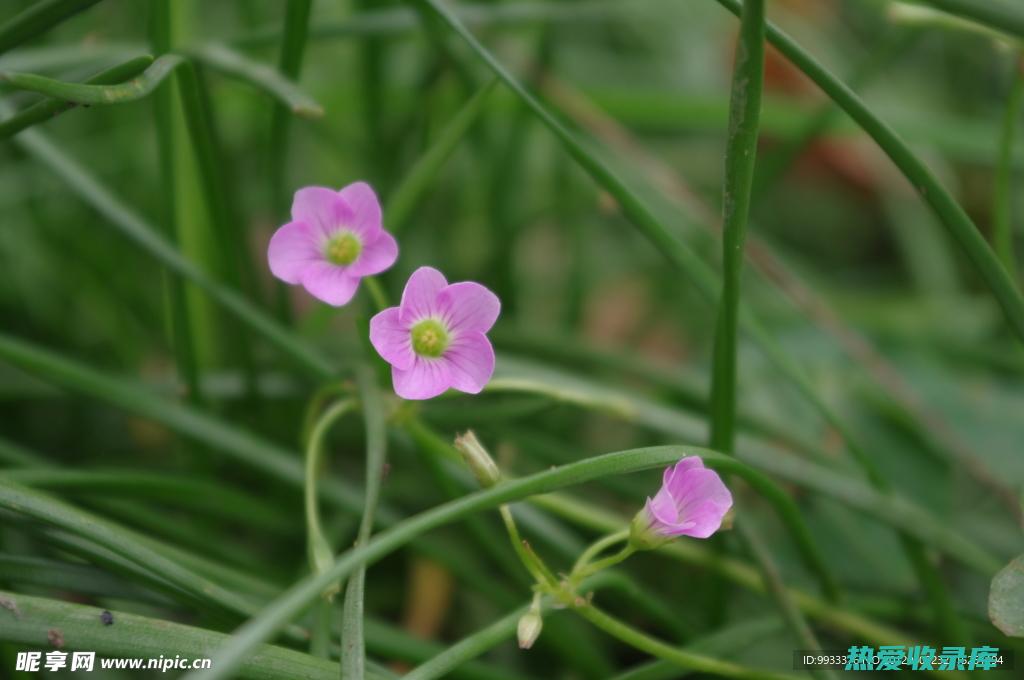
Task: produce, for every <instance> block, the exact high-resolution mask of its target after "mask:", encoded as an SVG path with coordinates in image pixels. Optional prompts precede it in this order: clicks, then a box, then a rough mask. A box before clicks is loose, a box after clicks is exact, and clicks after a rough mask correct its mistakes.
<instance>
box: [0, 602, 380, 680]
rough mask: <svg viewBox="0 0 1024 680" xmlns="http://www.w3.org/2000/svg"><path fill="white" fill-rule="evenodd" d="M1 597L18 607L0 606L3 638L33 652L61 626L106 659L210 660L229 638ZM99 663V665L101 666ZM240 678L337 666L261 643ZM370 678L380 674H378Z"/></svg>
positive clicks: (307, 673)
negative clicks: (110, 621) (109, 620)
mask: <svg viewBox="0 0 1024 680" xmlns="http://www.w3.org/2000/svg"><path fill="white" fill-rule="evenodd" d="M0 598H3V599H4V600H5V601H10V602H12V603H13V604H14V605H15V606H16V607H17V615H15V614H14V613H13V612H11V611H8V610H6V609H3V608H0V640H6V641H9V642H17V643H19V644H23V645H27V646H30V647H33V648H37V649H38V648H45V647H47V646H48V642H47V639H48V632H49V631H50V630H51V629H53V628H54V627H55V622H59V624H58V625H57V627H58V628H59V630H60V631H61V633H63V637H64V642H65V647H64V649H65V650H81V651H89V652H96V653H97V654H98V655H99V656H102V657H108V658H121V657H131V658H147V657H148V658H154V659H156V658H159V657H161V656H163V657H165V658H170V659H173V658H174V657H175V656H181V657H184V658H188V659H196V658H200V657H204V656H207V655H208V654H209V653H210V651H211V650H214V649H217V648H218V647H220V646H221V645H223V644H224V643H225V642H226V641H227V640H228V636H227V635H225V634H223V633H218V632H215V631H212V630H204V629H201V628H194V627H192V626H185V625H181V624H178V623H172V622H170V621H166V620H163V619H152V618H148V617H144V616H137V615H135V614H128V613H125V612H120V611H114V612H113V616H114V625H112V626H104V625H102V624H101V623H100V614H102V613H103V611H104V610H103V609H101V608H97V607H87V606H85V605H80V604H69V603H66V602H59V601H57V600H50V599H45V598H40V597H30V596H27V595H19V594H17V593H7V592H0ZM98 667H99V662H98V661H97V668H98ZM234 677H237V678H246V679H247V680H295V678H302V679H303V680H337V677H338V667H337V666H336V665H335V664H334V663H333V662H330V661H327V660H325V659H317V658H315V657H312V656H309V655H308V654H302V653H300V652H296V651H294V650H290V649H285V648H283V647H271V646H269V645H262V646H260V647H258V648H256V649H254V650H252V653H251V655H250V656H249V657H248V658H247V659H246V660H245V661H244V662H243V663H242V664H241V665H240V666H239V668H238V672H237V675H235V676H234ZM372 677H374V678H379V677H387V676H381V675H379V674H378V673H377V672H376V671H375V672H373V673H372Z"/></svg>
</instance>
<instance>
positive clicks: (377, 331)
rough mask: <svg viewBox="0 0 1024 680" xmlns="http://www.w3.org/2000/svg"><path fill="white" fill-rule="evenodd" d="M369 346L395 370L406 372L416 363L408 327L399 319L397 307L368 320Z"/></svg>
mask: <svg viewBox="0 0 1024 680" xmlns="http://www.w3.org/2000/svg"><path fill="white" fill-rule="evenodd" d="M370 344H372V345H373V348H374V349H376V350H377V353H378V354H380V355H381V356H382V357H383V358H384V361H386V362H388V363H389V364H391V365H392V366H394V367H395V368H398V369H401V370H408V369H410V368H412V365H413V363H415V361H416V355H415V354H414V353H413V351H412V339H411V336H410V335H409V327H408V326H407V325H405V324H403V323H402V322H401V320H400V319H399V313H398V307H389V308H388V309H385V310H384V311H382V312H380V313H378V314H375V315H374V317H373V318H372V319H370Z"/></svg>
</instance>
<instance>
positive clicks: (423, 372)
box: [391, 357, 452, 400]
mask: <svg viewBox="0 0 1024 680" xmlns="http://www.w3.org/2000/svg"><path fill="white" fill-rule="evenodd" d="M451 380H452V377H451V372H450V369H449V366H448V364H447V362H445V361H443V360H441V359H426V358H424V357H416V360H415V361H414V362H413V365H412V367H411V368H409V369H406V370H403V369H401V368H397V367H395V366H392V367H391V382H392V384H393V385H394V387H395V394H397V395H398V396H400V397H401V398H402V399H413V400H419V399H432V398H433V397H436V396H438V395H439V394H443V393H444V392H445V391H446V390H447V389H448V388H449V387H451Z"/></svg>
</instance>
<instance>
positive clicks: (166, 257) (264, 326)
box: [14, 67, 334, 379]
mask: <svg viewBox="0 0 1024 680" xmlns="http://www.w3.org/2000/svg"><path fill="white" fill-rule="evenodd" d="M151 68H152V67H151ZM14 142H15V144H17V145H18V146H20V147H21V148H22V149H24V150H25V151H27V152H28V153H29V154H31V155H32V156H33V157H34V158H36V159H37V160H39V161H41V162H42V163H43V164H44V165H46V166H47V167H48V168H50V170H51V171H53V172H54V173H55V174H57V175H58V176H59V177H60V178H61V179H62V180H64V181H65V182H66V183H67V184H68V186H69V187H70V188H71V189H72V190H73V191H74V192H75V193H77V194H78V195H79V196H80V197H81V198H82V199H83V200H84V201H85V202H86V203H88V204H90V205H91V206H92V207H93V208H94V209H95V210H97V211H98V212H99V213H100V214H102V215H103V216H104V217H106V218H107V220H109V224H110V226H112V227H116V228H117V229H118V230H120V231H121V232H122V233H123V234H124V235H125V236H127V237H129V238H130V239H132V240H133V241H135V242H136V243H137V244H138V245H140V246H141V247H142V248H143V249H144V250H146V251H148V252H149V253H150V254H151V255H153V256H154V257H156V258H157V259H158V260H160V261H161V262H163V263H164V264H165V265H166V266H167V267H168V268H170V269H171V270H173V271H174V272H176V273H178V274H181V275H182V276H183V277H184V278H186V279H188V280H189V281H190V282H192V283H194V284H196V285H197V286H199V287H200V288H201V289H203V290H204V291H206V293H207V294H209V295H210V297H211V298H213V299H214V300H215V301H216V302H217V303H218V304H220V305H221V306H223V307H224V308H225V309H226V310H228V311H229V312H231V313H232V314H234V315H235V316H237V317H238V318H239V319H240V320H242V321H243V322H244V323H245V324H246V325H248V326H250V327H251V328H252V329H253V330H254V331H255V332H256V333H258V334H259V335H261V336H263V337H264V338H265V339H266V340H268V341H269V342H271V343H273V344H274V345H275V346H277V347H278V349H280V350H282V351H283V352H284V353H285V354H287V355H288V356H289V357H291V358H292V360H294V361H295V362H296V363H297V364H299V365H300V366H302V367H303V368H305V369H306V370H307V371H308V372H309V373H310V374H311V375H313V376H315V377H317V378H321V379H322V378H329V377H331V376H332V375H333V373H334V369H333V367H332V365H331V363H330V362H329V361H328V360H327V359H326V358H325V357H323V356H322V355H321V354H320V353H319V352H317V351H316V350H314V349H312V348H311V347H309V346H308V345H306V344H305V342H303V341H302V340H301V339H299V338H298V337H296V336H295V335H294V334H293V333H292V332H291V331H289V330H287V329H286V328H284V327H283V326H281V325H280V324H279V323H277V322H276V321H275V320H274V319H272V318H271V317H269V316H267V315H266V314H265V313H264V312H262V311H261V310H260V309H258V308H256V307H255V306H254V305H253V304H252V303H250V302H249V301H248V300H247V299H246V298H245V297H243V296H242V295H241V294H239V293H238V292H237V291H235V290H232V289H231V288H229V287H227V286H224V285H222V284H221V283H219V282H217V281H216V280H214V279H213V278H212V277H210V276H209V275H207V274H206V273H205V272H203V271H202V270H201V269H199V267H197V266H196V265H195V264H193V263H192V262H191V261H189V260H188V259H186V258H185V257H184V256H182V255H181V253H180V252H178V250H177V249H175V247H174V246H173V245H172V244H170V243H169V242H168V241H167V239H166V238H164V237H162V236H160V235H159V234H158V233H157V232H156V230H154V229H153V228H152V227H151V226H150V225H149V224H148V223H147V222H146V221H145V220H143V219H142V218H141V217H140V216H139V215H138V214H137V213H135V212H134V211H133V210H132V209H131V208H129V207H128V206H126V205H125V204H123V203H122V202H121V201H120V200H119V199H118V198H117V197H116V196H115V195H114V194H112V193H111V192H110V191H109V190H108V189H107V188H106V187H104V186H103V185H102V184H100V183H99V182H98V181H97V180H96V179H95V178H94V177H93V176H92V175H91V174H90V173H89V172H88V171H87V170H86V169H85V168H84V167H83V166H82V165H81V164H79V163H78V162H76V161H74V160H73V159H71V158H70V157H69V156H68V155H66V154H65V153H64V152H63V151H61V150H60V149H59V148H57V147H56V146H55V145H54V144H52V143H51V142H50V141H49V140H47V139H46V138H45V137H44V136H42V135H40V134H39V133H38V132H37V131H35V130H26V131H24V132H22V133H21V134H20V135H18V136H17V137H16V138H15V139H14Z"/></svg>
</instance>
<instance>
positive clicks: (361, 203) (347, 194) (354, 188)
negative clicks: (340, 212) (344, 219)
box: [338, 182, 383, 242]
mask: <svg viewBox="0 0 1024 680" xmlns="http://www.w3.org/2000/svg"><path fill="white" fill-rule="evenodd" d="M338 196H339V197H340V198H341V200H342V202H344V203H345V205H347V206H348V208H349V210H350V211H351V217H350V223H349V224H348V225H347V226H349V227H350V228H351V229H352V230H353V231H354V232H356V233H357V234H359V236H360V237H361V238H363V239H364V241H367V242H369V241H373V240H375V239H376V238H377V235H378V234H380V232H381V230H382V226H381V225H382V221H383V218H382V217H381V210H380V201H378V200H377V194H376V193H374V191H373V189H372V188H371V187H370V185H369V184H367V183H366V182H353V183H352V184H349V185H348V186H345V187H342V188H341V190H340V191H338Z"/></svg>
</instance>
